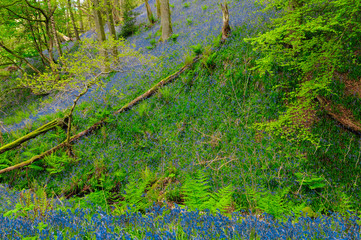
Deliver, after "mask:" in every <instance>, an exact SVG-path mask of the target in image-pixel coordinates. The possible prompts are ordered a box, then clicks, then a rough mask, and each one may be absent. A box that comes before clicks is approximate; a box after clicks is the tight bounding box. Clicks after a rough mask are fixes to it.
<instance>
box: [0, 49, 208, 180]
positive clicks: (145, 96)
mask: <svg viewBox="0 0 361 240" xmlns="http://www.w3.org/2000/svg"><path fill="white" fill-rule="evenodd" d="M200 58H201V55H199V56H197V57H195V58H193V61H192V62H191V63H190V64H188V65H186V66H184V67H183V68H181V69H180V70H179V71H177V72H176V73H174V74H172V75H170V76H168V77H167V78H165V79H163V80H161V81H160V82H158V83H157V84H156V85H155V86H154V87H152V88H151V89H149V90H148V91H146V92H145V93H144V94H142V95H140V96H138V97H137V98H135V99H134V100H133V101H131V102H130V103H128V104H126V105H124V106H123V107H122V108H121V109H119V110H117V111H116V112H114V113H113V115H116V114H120V113H123V112H126V111H129V110H130V109H132V108H133V107H134V106H136V105H137V104H139V103H140V102H142V101H144V100H145V99H148V98H150V97H151V96H153V95H154V94H156V93H157V92H158V90H159V89H160V88H161V87H163V86H165V85H167V84H169V83H171V82H172V81H173V80H175V79H176V78H178V77H179V76H180V75H181V74H182V73H183V72H185V71H186V70H187V69H189V68H190V67H191V66H192V65H193V64H195V63H196V62H198V61H199V59H200ZM107 120H108V118H104V119H103V120H100V121H99V122H97V123H95V124H94V125H92V126H91V127H90V128H88V129H86V130H84V131H82V132H80V133H78V134H77V135H75V136H73V137H71V138H70V140H69V141H67V140H65V141H64V142H63V143H61V144H59V145H57V146H55V147H53V148H52V149H50V150H48V151H46V152H44V153H42V154H40V155H37V156H34V157H32V158H31V159H29V160H27V161H25V162H22V163H19V164H17V165H14V166H11V167H8V168H5V169H2V170H0V174H2V173H5V172H9V171H12V170H15V169H18V168H21V167H25V166H28V165H30V164H32V163H33V162H35V161H38V160H40V159H43V158H44V157H46V156H49V155H51V154H53V153H54V152H56V151H58V150H59V149H62V148H64V147H66V146H67V145H68V143H73V142H75V141H76V140H78V139H80V138H81V137H84V136H87V135H89V134H91V133H92V132H94V131H95V130H97V129H99V128H101V127H102V126H103V125H105V124H106V123H107Z"/></svg>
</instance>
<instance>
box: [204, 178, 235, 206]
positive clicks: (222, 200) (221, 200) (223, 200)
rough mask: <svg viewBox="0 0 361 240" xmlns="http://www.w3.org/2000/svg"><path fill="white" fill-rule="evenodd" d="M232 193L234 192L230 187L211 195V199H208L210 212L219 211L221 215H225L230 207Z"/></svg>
mask: <svg viewBox="0 0 361 240" xmlns="http://www.w3.org/2000/svg"><path fill="white" fill-rule="evenodd" d="M233 193H234V190H233V186H232V185H228V186H226V187H223V188H221V189H219V191H218V192H216V193H214V194H212V197H211V199H209V201H208V205H209V209H210V210H211V211H212V212H214V211H217V210H220V211H221V212H222V213H226V212H227V211H228V210H229V208H230V207H231V205H232V195H233Z"/></svg>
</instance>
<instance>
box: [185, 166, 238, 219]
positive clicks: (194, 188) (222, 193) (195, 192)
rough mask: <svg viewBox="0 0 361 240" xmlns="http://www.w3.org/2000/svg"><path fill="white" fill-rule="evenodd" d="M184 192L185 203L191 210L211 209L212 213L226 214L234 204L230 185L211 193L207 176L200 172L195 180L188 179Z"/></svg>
mask: <svg viewBox="0 0 361 240" xmlns="http://www.w3.org/2000/svg"><path fill="white" fill-rule="evenodd" d="M182 190H183V194H184V200H185V201H184V203H185V205H186V206H187V207H189V208H190V209H198V210H205V209H209V210H210V211H211V212H216V211H218V210H219V211H221V212H223V213H226V212H227V211H228V210H229V209H230V207H231V204H232V195H233V186H232V185H228V186H226V187H223V188H221V189H219V191H218V192H216V193H211V192H210V191H209V190H210V186H209V184H208V179H207V176H206V175H205V174H204V173H203V172H202V171H198V172H197V175H196V177H195V178H194V179H193V178H188V179H187V180H186V182H185V184H184V185H183V187H182Z"/></svg>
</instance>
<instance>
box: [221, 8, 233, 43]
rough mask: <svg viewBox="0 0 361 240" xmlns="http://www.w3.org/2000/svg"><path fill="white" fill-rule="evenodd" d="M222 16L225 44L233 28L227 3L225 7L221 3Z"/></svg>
mask: <svg viewBox="0 0 361 240" xmlns="http://www.w3.org/2000/svg"><path fill="white" fill-rule="evenodd" d="M221 9H222V15H223V26H222V40H221V41H222V42H224V41H225V40H226V39H227V38H228V37H229V35H230V33H231V27H230V26H229V12H228V6H227V3H224V6H223V5H222V3H221Z"/></svg>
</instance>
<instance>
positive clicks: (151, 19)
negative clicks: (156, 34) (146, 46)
mask: <svg viewBox="0 0 361 240" xmlns="http://www.w3.org/2000/svg"><path fill="white" fill-rule="evenodd" d="M144 4H145V7H146V9H147V16H148V20H149V23H150V25H153V24H154V22H155V20H154V16H153V13H152V9H151V8H150V5H149V2H148V0H144Z"/></svg>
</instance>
